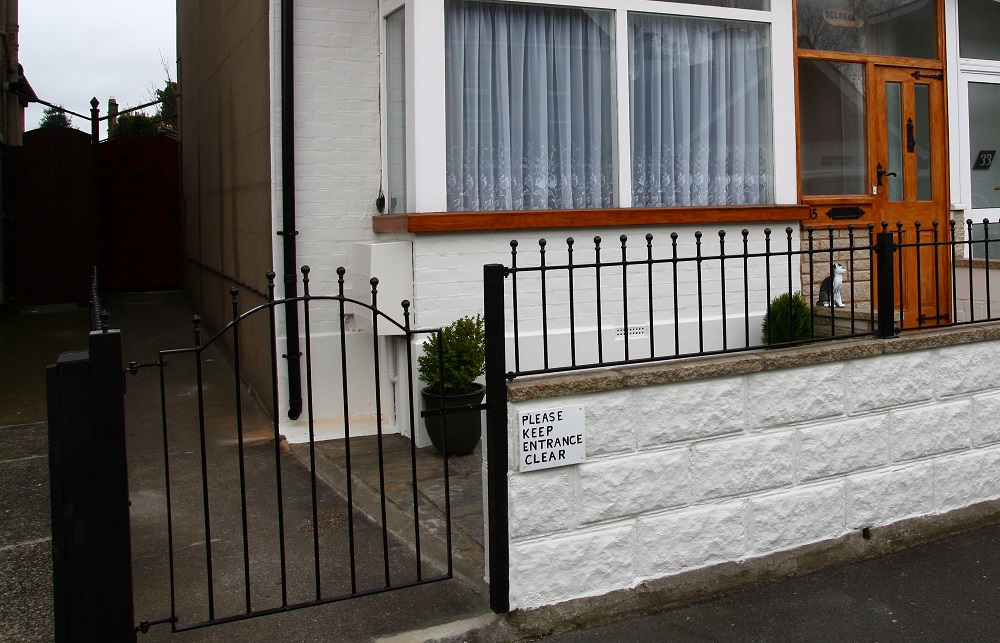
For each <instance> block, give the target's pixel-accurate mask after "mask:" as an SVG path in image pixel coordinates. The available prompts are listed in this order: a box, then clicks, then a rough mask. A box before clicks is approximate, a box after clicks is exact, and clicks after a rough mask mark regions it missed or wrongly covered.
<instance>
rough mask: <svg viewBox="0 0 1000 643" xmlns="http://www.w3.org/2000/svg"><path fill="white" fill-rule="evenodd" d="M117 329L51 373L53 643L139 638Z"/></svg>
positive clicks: (98, 335)
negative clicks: (134, 608)
mask: <svg viewBox="0 0 1000 643" xmlns="http://www.w3.org/2000/svg"><path fill="white" fill-rule="evenodd" d="M123 373H124V371H123V368H122V345H121V334H120V333H119V332H118V331H111V332H93V333H91V334H90V350H89V351H79V352H74V353H63V354H62V355H60V356H59V359H58V360H57V362H56V364H54V365H51V366H49V367H48V369H47V370H46V384H47V393H48V424H49V477H50V483H51V506H52V563H53V570H52V571H53V573H52V576H53V590H54V591H53V594H54V601H53V603H54V605H53V607H54V614H55V640H56V641H81V640H83V641H90V640H93V641H127V640H134V638H135V624H134V615H133V609H132V553H131V540H130V533H129V500H128V469H127V461H126V457H125V398H124V389H123Z"/></svg>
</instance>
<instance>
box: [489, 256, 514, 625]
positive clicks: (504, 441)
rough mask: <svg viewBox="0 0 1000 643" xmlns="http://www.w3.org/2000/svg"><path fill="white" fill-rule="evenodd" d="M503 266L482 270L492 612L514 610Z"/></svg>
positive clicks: (493, 266)
mask: <svg viewBox="0 0 1000 643" xmlns="http://www.w3.org/2000/svg"><path fill="white" fill-rule="evenodd" d="M506 273H507V270H506V268H504V267H503V266H501V265H499V264H489V265H486V266H483V291H484V299H485V301H484V306H483V323H484V326H485V331H486V405H487V410H486V472H487V478H486V485H487V511H486V515H487V516H488V518H489V532H488V535H489V552H488V553H487V556H488V559H489V573H490V608H491V609H492V610H493V611H494V612H496V613H498V614H499V613H503V612H508V611H510V541H509V538H508V532H507V469H508V466H509V465H508V456H509V453H508V436H507V374H506V370H507V366H506V341H505V332H506V331H505V328H506V323H505V320H504V286H503V280H504V276H505V275H506Z"/></svg>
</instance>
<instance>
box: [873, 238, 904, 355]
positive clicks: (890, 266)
mask: <svg viewBox="0 0 1000 643" xmlns="http://www.w3.org/2000/svg"><path fill="white" fill-rule="evenodd" d="M894 252H896V245H895V243H893V241H892V233H889V232H880V233H878V235H877V236H876V240H875V255H876V261H877V264H878V265H877V267H876V270H877V273H878V284H877V289H878V326H877V328H876V335H877V336H878V337H880V338H882V339H885V338H888V337H895V336H897V335H898V334H899V331H898V329H897V328H896V315H895V313H896V304H895V301H896V297H895V286H896V280H895V275H894V269H895V264H894V263H893V253H894ZM900 295H901V296H902V293H900Z"/></svg>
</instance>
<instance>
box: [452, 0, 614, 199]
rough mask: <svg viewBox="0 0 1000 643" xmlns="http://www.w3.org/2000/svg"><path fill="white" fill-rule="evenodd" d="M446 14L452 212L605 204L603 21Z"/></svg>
mask: <svg viewBox="0 0 1000 643" xmlns="http://www.w3.org/2000/svg"><path fill="white" fill-rule="evenodd" d="M445 7H446V8H445V11H446V14H445V15H446V19H445V29H446V36H445V38H446V66H445V70H446V75H447V76H446V77H447V80H446V100H447V107H446V109H447V123H448V124H447V141H446V143H447V179H448V209H449V210H530V209H562V208H592V207H612V206H613V205H614V189H613V188H614V167H613V132H614V131H615V130H614V127H613V119H614V118H615V115H614V104H613V101H612V97H613V86H612V80H613V78H614V75H613V73H612V69H611V36H610V24H611V21H610V15H609V13H608V12H601V11H589V10H582V9H564V8H557V7H545V6H523V5H512V4H489V3H478V2H447V3H446V5H445Z"/></svg>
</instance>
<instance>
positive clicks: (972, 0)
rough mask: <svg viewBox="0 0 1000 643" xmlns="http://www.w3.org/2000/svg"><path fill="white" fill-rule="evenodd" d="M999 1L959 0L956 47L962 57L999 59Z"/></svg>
mask: <svg viewBox="0 0 1000 643" xmlns="http://www.w3.org/2000/svg"><path fill="white" fill-rule="evenodd" d="M997 25H1000V2H996V0H959V3H958V48H959V53H960V54H961V56H962V58H981V59H984V60H1000V38H997Z"/></svg>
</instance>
